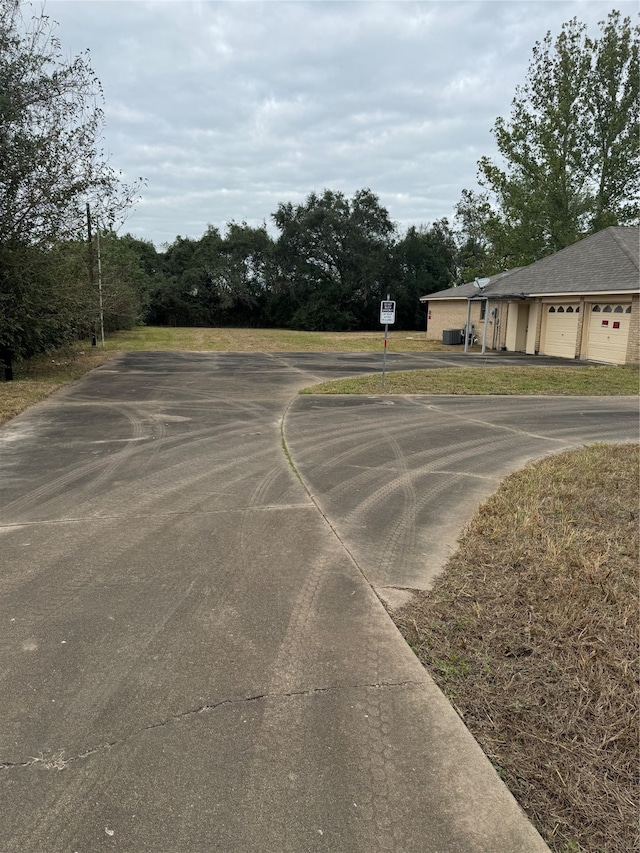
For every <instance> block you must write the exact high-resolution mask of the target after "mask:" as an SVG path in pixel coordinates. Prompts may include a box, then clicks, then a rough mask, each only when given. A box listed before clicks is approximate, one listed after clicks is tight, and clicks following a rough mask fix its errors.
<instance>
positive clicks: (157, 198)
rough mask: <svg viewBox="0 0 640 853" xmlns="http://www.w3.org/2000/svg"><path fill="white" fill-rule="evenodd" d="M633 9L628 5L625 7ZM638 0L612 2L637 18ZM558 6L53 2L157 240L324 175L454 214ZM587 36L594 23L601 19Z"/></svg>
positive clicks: (134, 222)
mask: <svg viewBox="0 0 640 853" xmlns="http://www.w3.org/2000/svg"><path fill="white" fill-rule="evenodd" d="M634 6H635V4H634ZM634 6H632V4H631V3H627V2H626V0H625V2H622V3H619V4H618V8H621V9H622V10H623V11H628V12H629V13H630V14H633V13H634V11H635V8H634ZM609 9H610V5H609V3H607V2H601V0H584V2H577V0H576V2H565V0H551V2H544V0H538V1H537V2H526V0H522V1H521V2H518V0H515V2H514V1H513V0H511V2H480V0H462V2H457V0H440V2H426V0H425V2H399V0H391V2H369V0H357V2H340V0H337V1H336V2H330V0H311V2H301V0H289V1H288V2H280V0H271V2H252V0H226V2H190V0H164V2H141V0H138V2H132V0H129V2H126V3H123V2H113V0H112V2H109V0H92V2H90V3H89V2H73V0H48V3H47V13H48V14H49V15H50V16H51V17H52V18H54V19H57V20H58V21H59V22H60V29H59V30H58V35H59V37H60V39H61V41H62V46H63V50H64V51H65V52H68V51H69V50H70V51H71V52H72V53H77V52H79V51H80V50H82V49H83V48H85V47H90V48H91V54H92V57H93V60H92V64H93V67H94V70H95V71H96V73H97V75H98V77H99V78H100V80H101V81H102V83H103V86H104V90H105V97H106V109H105V114H106V119H107V132H106V145H107V148H108V149H109V150H110V151H111V152H112V162H113V163H114V165H115V166H117V167H118V168H120V169H122V170H123V172H124V174H125V176H126V177H129V178H134V177H136V176H138V175H145V176H147V178H148V187H147V188H146V190H145V191H144V198H143V203H142V204H140V205H139V208H138V209H137V211H136V213H135V215H134V216H133V217H132V218H131V219H130V220H129V221H128V223H127V226H126V227H127V228H129V229H130V230H131V231H132V232H134V233H136V234H139V235H140V236H142V237H146V238H149V239H152V240H154V242H156V244H160V243H162V242H165V241H171V240H173V239H174V238H175V237H176V236H177V235H178V234H181V235H182V236H187V235H188V236H193V237H199V236H200V235H201V234H202V233H203V232H204V230H205V229H206V227H207V225H208V224H209V223H212V224H213V225H216V226H217V227H220V228H223V227H224V224H225V223H226V222H227V221H229V220H231V219H233V220H236V221H239V220H242V219H246V220H247V221H249V222H252V223H256V224H258V223H260V222H262V221H264V220H267V221H268V219H269V216H270V214H271V213H272V212H274V211H275V209H276V207H277V204H278V203H279V202H286V201H293V202H298V201H301V200H303V199H304V197H305V196H306V195H307V194H308V193H309V192H311V191H313V190H316V191H320V190H322V189H323V188H324V187H330V188H332V189H336V190H342V191H343V192H345V193H347V194H352V193H353V192H355V191H356V190H357V189H360V188H362V187H370V188H371V189H372V190H373V192H375V193H377V194H378V195H379V196H380V198H381V201H382V203H383V204H385V205H386V206H387V208H388V209H389V212H390V215H391V217H392V218H393V219H394V220H396V221H398V222H400V223H401V224H402V225H403V226H404V225H408V224H410V223H416V222H430V221H433V220H434V219H437V218H440V217H442V216H449V217H451V216H452V215H453V210H454V206H455V203H456V202H457V201H458V199H459V197H460V193H461V191H462V189H463V188H464V187H473V186H474V185H475V173H476V162H477V160H478V158H479V157H480V156H481V155H482V154H489V155H492V154H493V153H494V147H493V141H492V137H491V133H490V130H491V127H492V125H493V122H494V120H495V118H496V117H497V116H498V115H505V116H506V115H508V112H509V106H510V102H511V99H512V97H513V94H514V90H515V86H516V85H517V84H519V83H522V82H523V81H524V76H525V73H526V69H527V65H528V63H529V58H530V56H531V49H532V48H533V45H534V43H535V42H536V41H537V40H541V39H542V38H544V35H545V33H546V31H547V29H551V30H552V31H553V32H559V30H560V26H561V24H562V23H563V22H564V21H568V20H569V19H570V18H572V17H573V16H574V15H575V16H577V17H578V18H579V19H580V20H584V21H585V22H587V23H588V24H589V25H590V27H591V28H592V29H594V28H595V25H596V23H597V21H598V20H600V19H603V18H605V17H606V15H607V13H608V11H609ZM594 31H595V29H594Z"/></svg>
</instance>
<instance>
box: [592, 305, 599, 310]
mask: <svg viewBox="0 0 640 853" xmlns="http://www.w3.org/2000/svg"><path fill="white" fill-rule="evenodd" d="M591 310H592V311H599V310H600V306H599V305H594V306H593V308H592V309H591Z"/></svg>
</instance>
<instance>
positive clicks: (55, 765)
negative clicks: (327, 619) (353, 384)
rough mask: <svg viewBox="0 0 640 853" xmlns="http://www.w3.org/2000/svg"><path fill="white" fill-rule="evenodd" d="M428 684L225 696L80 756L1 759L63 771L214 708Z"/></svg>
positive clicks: (1, 766) (3, 765) (5, 765)
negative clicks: (146, 733) (84, 760)
mask: <svg viewBox="0 0 640 853" xmlns="http://www.w3.org/2000/svg"><path fill="white" fill-rule="evenodd" d="M425 684H427V679H426V678H425V679H424V680H420V681H415V680H405V681H387V682H376V683H374V684H356V685H341V686H335V687H331V686H330V687H309V688H306V689H304V690H292V691H290V692H288V693H256V694H255V695H254V696H245V697H243V698H239V699H221V700H220V701H219V702H215V703H213V704H208V703H207V704H205V705H200V706H199V707H197V708H189V710H187V711H181V712H180V713H178V714H172V715H171V716H170V717H167V719H165V720H160V721H159V722H157V723H149V724H148V725H146V726H143V727H142V728H140V729H137V730H136V731H133V732H131V733H130V734H128V735H127V736H126V737H123V738H119V739H117V740H109V741H105V742H104V743H100V744H98V745H97V746H93V747H90V748H89V749H85V750H83V751H82V752H79V753H78V754H77V755H70V756H68V757H65V754H64V750H59V751H58V752H51V753H50V754H48V755H45V754H44V753H40V755H39V756H32V757H31V758H29V760H28V761H4V762H0V770H15V769H22V768H26V767H36V766H42V767H43V768H44V769H45V770H58V771H62V770H65V769H66V768H67V766H68V765H69V764H71V763H72V762H74V761H82V760H83V759H85V758H89V757H90V756H92V755H95V754H96V753H99V752H103V751H105V750H108V749H113V748H114V747H117V746H121V745H122V744H123V743H126V742H127V741H130V740H131V739H132V738H134V737H137V736H138V735H141V734H144V733H145V732H149V731H153V730H154V729H162V728H164V727H166V726H169V725H172V724H173V723H178V722H181V721H182V720H185V719H188V718H189V717H194V716H196V715H197V714H206V713H208V712H210V711H215V710H217V709H218V708H221V707H223V706H225V705H243V704H246V703H248V702H258V701H260V700H268V699H290V698H294V697H298V696H316V695H321V694H325V693H331V692H335V691H341V690H354V689H355V690H380V689H385V688H395V687H408V686H412V687H424V686H425Z"/></svg>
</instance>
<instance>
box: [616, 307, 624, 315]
mask: <svg viewBox="0 0 640 853" xmlns="http://www.w3.org/2000/svg"><path fill="white" fill-rule="evenodd" d="M613 313H614V314H623V313H624V308H623V307H622V305H616V307H615V308H614V309H613Z"/></svg>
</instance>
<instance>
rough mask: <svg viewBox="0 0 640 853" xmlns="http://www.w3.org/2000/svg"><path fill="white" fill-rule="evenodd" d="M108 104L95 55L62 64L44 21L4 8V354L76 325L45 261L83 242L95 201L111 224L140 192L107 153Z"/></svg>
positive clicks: (0, 307) (0, 28) (0, 340)
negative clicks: (104, 105)
mask: <svg viewBox="0 0 640 853" xmlns="http://www.w3.org/2000/svg"><path fill="white" fill-rule="evenodd" d="M101 97H102V92H101V88H100V83H99V81H98V80H97V79H96V77H95V74H94V73H93V71H92V69H91V66H90V64H89V58H88V54H87V53H84V54H82V55H80V56H78V57H76V58H75V59H72V60H65V59H63V57H62V54H61V50H60V43H59V41H58V39H57V37H56V35H55V26H54V25H53V24H51V23H50V21H49V19H48V18H47V16H46V15H44V14H43V13H42V12H40V13H39V14H37V15H35V16H34V17H33V18H32V19H31V21H25V20H24V19H23V17H22V5H21V2H20V0H0V259H1V262H2V272H1V275H0V345H2V346H3V347H4V348H5V349H8V350H12V351H13V352H15V353H17V354H19V353H21V352H22V353H26V352H27V351H32V350H35V351H37V350H38V349H43V348H47V347H50V346H54V345H56V343H58V342H61V341H63V340H65V339H66V338H68V336H69V334H70V331H71V329H72V327H73V325H74V324H73V323H71V324H69V322H68V321H69V316H68V314H67V312H66V311H61V310H60V309H61V306H60V305H59V300H58V294H57V292H56V282H55V280H53V279H52V278H51V276H50V274H49V272H48V271H47V265H46V262H45V258H46V253H47V252H48V251H50V250H51V249H52V247H54V246H55V245H56V244H57V243H59V242H60V241H64V240H69V239H75V238H78V237H79V236H80V235H81V234H82V232H83V227H84V221H85V219H84V217H85V207H86V204H87V202H88V201H89V202H90V203H91V205H92V208H93V209H95V210H98V209H99V210H100V212H101V218H102V220H103V221H105V222H107V221H111V220H113V219H114V218H116V217H118V216H120V215H123V214H124V211H125V210H126V209H127V207H128V206H129V205H130V204H131V203H132V200H133V196H134V195H135V193H136V191H137V189H136V187H127V186H125V185H124V184H123V183H122V182H121V181H120V177H119V175H118V174H117V173H116V172H115V171H114V170H113V169H112V168H111V166H110V165H109V163H108V160H107V158H106V157H105V155H104V152H103V151H102V150H101V148H100V139H101V131H102V125H103V116H102V111H101V109H100V108H99V106H97V104H98V103H99V101H100V99H101ZM43 253H44V254H43ZM25 265H26V270H27V271H28V272H25ZM85 275H86V272H85ZM65 323H66V324H67V325H66V326H65Z"/></svg>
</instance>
